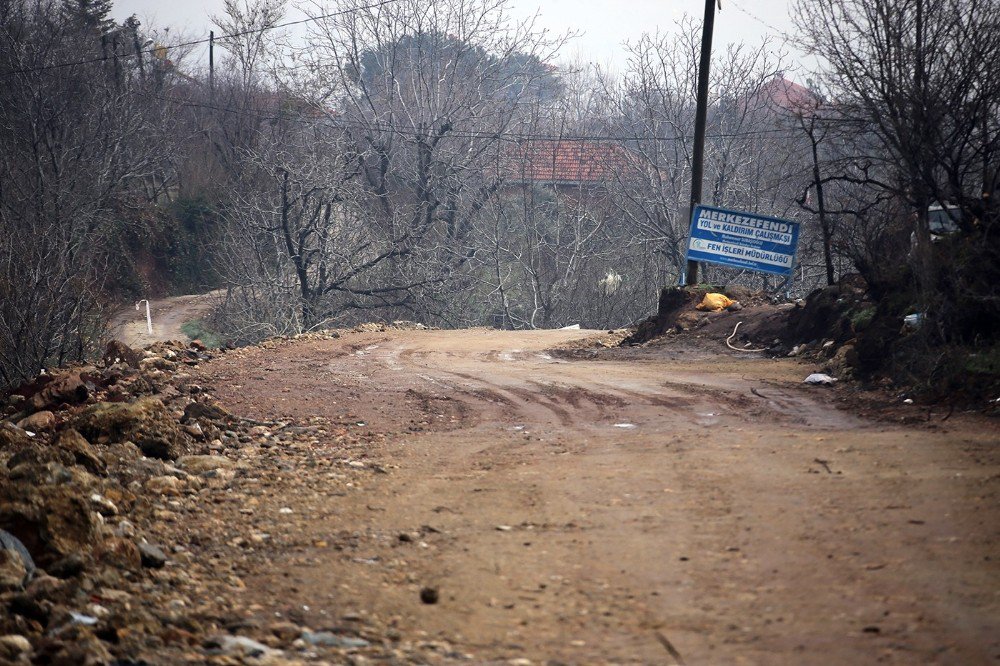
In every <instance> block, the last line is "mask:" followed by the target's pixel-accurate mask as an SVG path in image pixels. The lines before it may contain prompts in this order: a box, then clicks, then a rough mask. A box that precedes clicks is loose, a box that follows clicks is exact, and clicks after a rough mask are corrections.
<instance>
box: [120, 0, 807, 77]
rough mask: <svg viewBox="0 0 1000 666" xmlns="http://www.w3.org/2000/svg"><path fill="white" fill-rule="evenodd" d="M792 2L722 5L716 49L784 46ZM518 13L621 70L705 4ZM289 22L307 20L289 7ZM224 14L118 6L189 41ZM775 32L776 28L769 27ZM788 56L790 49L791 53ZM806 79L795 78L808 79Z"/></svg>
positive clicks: (530, 0)
mask: <svg viewBox="0 0 1000 666" xmlns="http://www.w3.org/2000/svg"><path fill="white" fill-rule="evenodd" d="M791 1H792V0H738V4H737V3H736V0H722V11H720V12H718V13H717V14H716V19H715V44H716V46H717V47H721V46H723V45H725V44H729V43H734V42H741V41H745V42H750V43H759V42H760V40H761V39H762V38H763V37H764V36H765V35H768V34H771V35H773V36H774V37H775V41H774V46H775V47H776V48H781V47H782V45H783V42H782V40H781V38H780V35H777V34H776V32H791V31H792V22H791V19H790V18H789V8H790V4H791ZM511 5H512V7H513V9H514V11H515V12H516V13H517V14H519V15H522V16H527V15H530V14H532V13H534V12H536V11H538V12H540V17H539V23H538V25H539V27H542V28H547V29H549V30H551V31H554V32H556V33H562V32H565V31H566V30H574V31H577V32H579V33H581V35H580V36H579V37H578V38H576V39H575V40H573V41H572V42H571V43H570V45H569V46H568V47H567V49H566V52H565V53H564V54H563V58H564V59H576V58H577V57H579V58H580V59H582V60H583V61H585V62H588V61H589V62H596V63H597V64H600V65H610V66H612V67H614V68H620V67H622V66H623V65H624V64H625V63H624V61H625V56H624V54H623V52H622V48H621V44H622V42H623V41H625V40H634V39H637V38H638V37H639V36H640V35H641V34H642V33H643V32H654V31H655V30H656V29H657V28H660V29H661V30H669V29H670V28H672V26H673V25H674V22H675V21H676V20H677V19H679V18H681V16H683V15H684V13H685V12H687V13H690V14H693V15H695V16H698V17H700V16H701V15H702V13H703V11H704V4H703V3H702V2H699V1H698V0H685V1H681V0H673V1H671V0H618V1H614V0H513V2H512V3H511ZM289 7H290V8H289V10H288V14H287V20H294V19H296V18H301V17H302V14H301V13H299V12H298V11H296V10H295V9H293V8H291V3H290V4H289ZM221 12H222V0H167V1H164V0H116V2H115V10H114V15H115V18H117V19H119V20H121V19H124V18H126V17H127V16H129V15H131V14H137V15H138V16H139V18H140V19H141V20H142V22H143V23H144V24H146V25H154V26H158V27H159V26H164V25H168V26H172V27H174V28H182V29H183V31H184V34H185V36H186V37H188V38H199V37H202V36H207V35H208V31H209V29H210V28H211V21H210V19H209V16H210V15H211V14H218V13H221ZM769 26H770V27H769ZM786 50H788V49H786ZM803 76H804V75H800V76H797V77H792V78H799V79H801V78H803Z"/></svg>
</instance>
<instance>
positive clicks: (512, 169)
mask: <svg viewBox="0 0 1000 666" xmlns="http://www.w3.org/2000/svg"><path fill="white" fill-rule="evenodd" d="M629 166H631V167H633V168H634V166H635V160H634V157H633V156H632V155H631V154H630V153H629V152H628V151H627V150H625V149H624V148H623V147H621V146H619V145H616V144H613V143H599V142H594V141H583V140H576V139H560V140H545V141H525V142H523V143H521V144H519V145H518V146H517V147H516V148H515V149H514V150H512V151H511V152H510V154H509V158H508V160H507V164H506V171H507V178H508V180H509V181H512V182H516V183H554V184H566V185H582V184H594V183H599V182H603V181H608V180H611V179H612V178H614V176H615V174H616V173H619V172H620V171H621V170H622V169H623V167H629Z"/></svg>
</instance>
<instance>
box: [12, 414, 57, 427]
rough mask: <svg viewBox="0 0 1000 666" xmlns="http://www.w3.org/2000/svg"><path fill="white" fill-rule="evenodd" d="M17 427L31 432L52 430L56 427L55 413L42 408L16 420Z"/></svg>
mask: <svg viewBox="0 0 1000 666" xmlns="http://www.w3.org/2000/svg"><path fill="white" fill-rule="evenodd" d="M17 427H18V428H22V429H24V430H28V431H31V432H45V431H47V430H52V429H53V428H55V427H56V415H55V414H53V413H52V412H50V411H48V410H44V409H43V410H42V411H40V412H35V413H34V414H32V415H31V416H26V417H25V418H23V419H21V420H20V421H18V422H17Z"/></svg>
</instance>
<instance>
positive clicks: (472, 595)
mask: <svg viewBox="0 0 1000 666" xmlns="http://www.w3.org/2000/svg"><path fill="white" fill-rule="evenodd" d="M586 335H588V332H587V331H582V332H581V331H544V332H522V333H500V332H496V331H485V330H472V331H447V332H446V331H387V332H384V333H351V334H346V335H344V336H343V337H341V338H340V339H337V340H328V341H302V342H296V343H290V344H286V345H278V346H276V347H275V348H272V349H257V350H247V351H245V352H242V353H237V354H232V355H226V356H224V357H222V358H220V359H218V360H216V361H213V362H212V363H211V364H208V365H207V366H205V367H204V368H203V369H200V370H199V372H200V373H201V376H200V379H201V380H202V381H204V382H206V383H209V384H211V385H212V386H214V387H215V395H216V396H217V397H218V398H219V399H220V401H221V402H222V403H223V404H225V405H226V406H228V407H229V408H230V409H232V410H233V411H235V412H237V413H239V414H242V415H245V416H250V417H253V418H257V419H261V418H277V417H294V418H296V419H299V420H302V419H306V418H308V417H310V416H324V417H327V418H330V419H337V420H339V421H340V422H344V423H347V422H350V423H351V424H352V427H354V428H356V429H360V430H365V431H373V432H379V433H385V434H386V437H385V438H384V439H383V438H373V439H372V440H371V441H372V442H375V443H373V444H372V445H371V446H370V447H369V448H367V449H365V450H361V451H354V452H352V453H353V456H354V463H356V465H357V466H358V467H361V466H363V467H364V468H365V469H368V470H372V473H371V474H370V476H368V477H366V479H367V480H366V481H365V482H363V483H358V484H348V486H350V487H349V488H348V489H347V490H348V491H349V492H344V491H343V489H340V491H338V492H336V493H331V494H329V495H326V494H324V492H323V490H322V488H323V483H322V479H321V478H319V477H318V476H316V475H317V474H318V472H316V471H314V470H312V469H311V468H309V467H303V468H302V469H298V470H295V473H296V474H299V475H301V480H302V487H303V488H305V487H309V488H313V487H316V488H319V490H318V491H317V492H316V493H312V494H306V495H296V496H294V497H293V496H287V497H285V496H283V497H260V498H259V500H260V502H261V503H262V504H263V505H265V508H267V507H270V509H273V510H275V511H277V506H278V505H281V506H285V505H286V504H287V507H288V509H290V511H289V512H288V513H292V514H293V515H295V516H305V517H306V520H304V521H303V522H301V523H297V525H299V527H297V529H301V530H302V532H303V533H302V534H301V539H299V541H300V542H301V543H304V544H311V545H307V546H305V547H303V548H297V549H295V550H294V551H290V552H288V553H285V554H280V553H279V554H276V555H275V556H274V560H273V561H272V562H271V563H270V564H269V566H268V567H267V568H266V569H263V570H261V571H259V572H258V573H256V574H255V575H248V576H244V581H245V582H246V585H247V590H246V595H247V596H248V597H249V599H248V603H249V602H256V603H257V606H256V607H257V608H258V609H259V610H261V612H270V610H269V609H272V608H274V607H275V606H276V604H277V603H278V602H279V601H280V602H281V603H282V604H285V606H286V607H296V608H299V609H300V610H299V615H300V616H301V619H302V621H304V622H309V623H311V624H312V625H313V626H317V625H320V624H322V620H321V619H320V615H322V616H323V617H326V618H329V617H347V618H348V619H358V618H359V617H361V618H365V619H366V620H370V621H372V622H377V623H380V624H381V625H382V626H384V627H386V631H387V632H388V636H389V638H390V639H392V640H422V641H426V642H428V643H430V644H432V647H433V643H434V642H440V644H441V649H440V650H439V651H438V652H432V653H431V654H432V657H429V660H430V661H432V662H434V663H451V662H459V661H462V660H463V659H465V660H468V659H469V658H471V660H472V663H524V664H526V663H529V661H525V660H530V663H535V664H546V663H550V664H556V663H565V664H595V663H619V664H670V663H686V664H690V665H693V664H743V663H746V664H869V663H898V664H916V663H919V664H927V663H942V664H974V663H995V661H996V659H997V658H1000V584H998V583H1000V564H998V558H1000V554H998V553H1000V551H998V547H997V546H998V543H1000V539H998V526H1000V521H998V518H1000V503H998V498H1000V493H998V491H1000V464H998V463H1000V456H998V454H997V444H998V438H997V433H996V430H995V428H994V426H993V424H992V423H991V422H986V421H972V420H963V419H962V418H959V417H958V416H955V417H953V418H951V419H949V420H948V421H947V422H945V423H938V424H937V425H936V426H928V425H925V426H921V427H902V426H898V427H897V426H893V425H887V424H885V423H873V422H867V421H864V420H861V419H859V418H856V417H854V416H852V415H851V414H849V413H846V412H843V411H839V410H838V409H837V408H836V406H835V402H836V400H835V395H836V393H835V392H834V391H832V390H830V389H823V388H810V387H804V386H803V385H801V384H800V382H801V379H802V377H803V376H804V374H805V373H806V371H807V368H804V366H802V365H799V364H797V363H795V362H793V361H791V360H756V359H742V358H736V357H735V356H733V355H729V354H728V353H722V354H719V355H712V354H708V353H705V352H699V351H696V350H693V349H685V348H664V349H662V350H660V351H658V352H642V353H640V352H633V351H629V350H622V351H613V352H612V351H609V352H607V353H606V354H602V355H598V356H596V357H594V358H587V357H586V356H587V355H583V357H579V356H577V357H572V356H568V357H567V356H565V355H561V354H557V353H553V352H551V351H548V350H550V349H551V348H552V347H553V346H556V345H559V344H561V343H566V342H568V341H570V340H572V339H574V338H579V337H581V336H586ZM331 446H332V445H331ZM331 451H332V449H331ZM331 455H333V453H331ZM354 463H352V464H354ZM380 471H384V472H386V473H384V474H383V473H379V472H380ZM313 477H315V478H313ZM303 497H304V498H305V499H303ZM271 505H273V506H271ZM262 511H263V509H258V513H261V512H262ZM424 588H428V589H433V590H434V591H436V592H437V595H438V597H439V600H438V602H437V603H436V604H426V603H422V601H421V590H423V589H424ZM428 595H430V593H429V592H425V596H427V598H428V600H429V599H430V596H433V595H430V596H428ZM519 660H520V661H519Z"/></svg>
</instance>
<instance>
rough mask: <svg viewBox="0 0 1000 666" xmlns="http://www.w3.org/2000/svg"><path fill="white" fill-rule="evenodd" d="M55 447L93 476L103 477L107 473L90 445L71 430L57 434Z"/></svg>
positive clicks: (105, 466) (81, 436) (102, 462)
mask: <svg viewBox="0 0 1000 666" xmlns="http://www.w3.org/2000/svg"><path fill="white" fill-rule="evenodd" d="M56 446H58V447H59V448H61V449H63V450H64V451H67V452H69V453H70V454H71V455H72V456H73V459H74V461H75V462H76V464H77V465H82V466H83V467H84V468H86V469H87V471H89V472H92V473H93V474H100V475H104V474H106V473H107V465H105V464H104V461H103V460H101V458H100V457H99V456H98V455H97V452H96V451H94V448H93V447H92V446H91V445H90V443H89V442H88V441H87V440H86V439H84V438H83V435H81V434H80V433H78V432H77V431H76V430H74V429H73V428H69V429H68V430H64V431H63V432H61V433H60V434H59V439H58V440H57V441H56Z"/></svg>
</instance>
